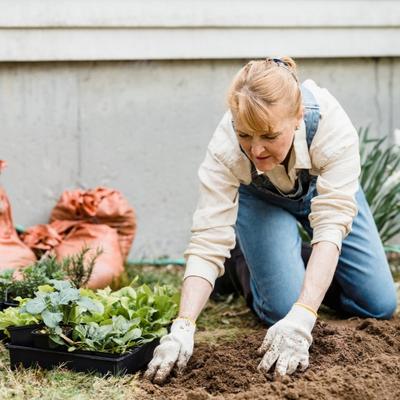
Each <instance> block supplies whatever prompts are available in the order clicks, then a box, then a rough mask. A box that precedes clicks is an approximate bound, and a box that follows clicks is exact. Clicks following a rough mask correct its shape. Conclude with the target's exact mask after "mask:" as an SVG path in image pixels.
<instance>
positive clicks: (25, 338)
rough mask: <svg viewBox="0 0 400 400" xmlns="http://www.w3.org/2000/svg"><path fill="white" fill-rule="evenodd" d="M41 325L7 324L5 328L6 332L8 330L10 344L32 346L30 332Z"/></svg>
mask: <svg viewBox="0 0 400 400" xmlns="http://www.w3.org/2000/svg"><path fill="white" fill-rule="evenodd" d="M42 326H43V324H32V325H25V326H9V327H8V328H7V330H8V332H10V342H11V344H14V345H17V346H32V345H33V337H32V332H33V331H34V330H36V329H39V328H41V327H42Z"/></svg>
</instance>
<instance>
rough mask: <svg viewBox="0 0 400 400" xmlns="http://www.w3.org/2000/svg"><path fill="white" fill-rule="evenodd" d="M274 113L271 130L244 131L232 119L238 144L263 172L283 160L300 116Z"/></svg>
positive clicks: (290, 144)
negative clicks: (292, 116) (274, 118)
mask: <svg viewBox="0 0 400 400" xmlns="http://www.w3.org/2000/svg"><path fill="white" fill-rule="evenodd" d="M275 115H276V120H275V121H271V126H273V127H274V129H273V130H272V132H257V133H249V132H245V131H243V130H241V127H240V124H239V125H238V124H237V123H236V121H234V126H235V130H236V135H237V138H238V141H239V144H240V145H241V147H242V149H243V150H244V152H245V153H246V154H247V157H249V158H250V160H251V161H253V163H254V165H255V166H256V168H257V169H258V170H260V171H263V172H266V171H270V170H272V169H273V168H274V167H275V166H276V165H278V164H281V163H282V162H283V161H284V160H285V158H286V156H287V155H288V153H289V150H290V148H291V146H292V143H293V138H294V133H295V130H296V127H297V126H298V125H299V124H300V121H301V118H302V116H301V117H300V118H287V117H286V118H284V117H283V116H282V115H278V113H276V114H275Z"/></svg>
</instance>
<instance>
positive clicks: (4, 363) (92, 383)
mask: <svg viewBox="0 0 400 400" xmlns="http://www.w3.org/2000/svg"><path fill="white" fill-rule="evenodd" d="M398 261H399V259H398V258H396V259H395V260H391V263H394V266H395V267H396V268H397V262H398ZM182 274H183V268H182V267H178V266H172V265H171V266H168V267H153V266H127V268H126V273H125V275H124V277H123V279H122V280H121V284H123V285H126V284H129V282H130V281H131V280H132V279H133V278H134V277H135V276H138V277H139V283H147V284H149V285H154V284H156V283H160V284H171V285H174V286H179V285H180V283H181V279H182ZM319 314H320V318H321V319H332V318H334V316H333V315H332V313H331V312H330V311H329V309H326V308H322V309H321V310H320V313H319ZM259 326H260V323H259V322H258V320H257V318H256V317H255V316H254V315H253V314H252V313H251V312H250V311H249V310H248V308H247V306H246V304H245V302H244V300H243V299H242V298H234V297H233V296H228V297H226V298H225V299H224V301H222V302H215V301H209V302H208V304H207V306H206V308H205V310H204V312H203V313H202V314H201V316H200V317H199V320H198V323H197V333H196V343H200V342H208V343H217V342H218V343H223V342H224V341H226V340H234V339H235V338H238V337H239V335H243V334H246V333H250V332H251V331H252V330H254V329H255V328H257V327H259ZM139 385H140V380H139V374H135V375H126V376H122V377H114V376H105V377H104V376H98V375H94V374H87V373H76V372H71V371H68V370H66V369H63V368H58V369H55V370H52V371H45V370H41V369H22V368H21V369H18V370H16V371H11V370H10V368H9V357H8V351H7V350H6V348H5V347H4V345H2V344H0V398H1V400H11V399H16V400H25V399H29V400H63V399H71V400H92V399H96V400H110V399H113V400H120V399H121V400H125V399H132V400H133V399H135V389H136V388H137V387H139Z"/></svg>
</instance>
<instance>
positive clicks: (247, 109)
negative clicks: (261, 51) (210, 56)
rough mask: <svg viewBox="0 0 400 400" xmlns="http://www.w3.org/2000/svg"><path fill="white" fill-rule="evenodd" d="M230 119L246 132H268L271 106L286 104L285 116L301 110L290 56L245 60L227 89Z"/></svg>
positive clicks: (297, 82)
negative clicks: (245, 62) (246, 61)
mask: <svg viewBox="0 0 400 400" xmlns="http://www.w3.org/2000/svg"><path fill="white" fill-rule="evenodd" d="M228 105H229V108H230V110H231V113H232V116H233V119H234V121H235V123H236V124H237V125H240V127H241V129H243V130H244V131H246V132H270V131H272V130H273V128H274V127H272V126H271V122H270V121H271V119H272V118H271V116H272V114H273V111H272V107H274V106H276V105H281V106H283V107H286V110H287V111H286V112H287V117H288V118H292V117H293V118H294V117H298V116H300V114H301V110H302V98H301V91H300V88H299V79H298V75H297V68H296V63H295V62H294V60H293V59H292V58H290V57H281V58H280V59H276V58H274V59H273V58H267V59H265V60H252V61H249V62H248V63H247V64H246V65H245V66H244V67H243V68H242V69H241V70H240V71H239V72H238V73H237V74H236V76H235V78H234V79H233V81H232V84H231V87H230V89H229V92H228Z"/></svg>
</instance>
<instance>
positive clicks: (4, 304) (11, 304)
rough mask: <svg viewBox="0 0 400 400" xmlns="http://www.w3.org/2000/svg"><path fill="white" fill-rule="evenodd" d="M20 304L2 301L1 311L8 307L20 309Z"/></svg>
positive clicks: (0, 304) (0, 303)
mask: <svg viewBox="0 0 400 400" xmlns="http://www.w3.org/2000/svg"><path fill="white" fill-rule="evenodd" d="M18 306H19V304H18V303H17V302H14V301H2V302H0V311H3V310H5V309H6V308H8V307H18Z"/></svg>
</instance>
